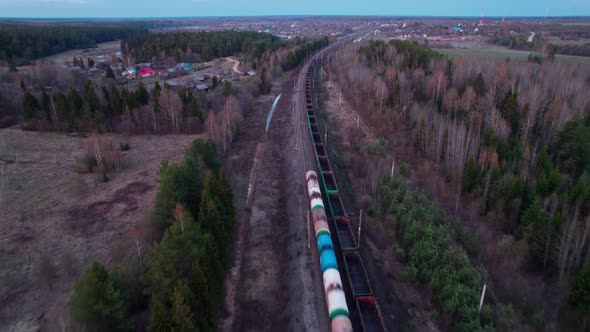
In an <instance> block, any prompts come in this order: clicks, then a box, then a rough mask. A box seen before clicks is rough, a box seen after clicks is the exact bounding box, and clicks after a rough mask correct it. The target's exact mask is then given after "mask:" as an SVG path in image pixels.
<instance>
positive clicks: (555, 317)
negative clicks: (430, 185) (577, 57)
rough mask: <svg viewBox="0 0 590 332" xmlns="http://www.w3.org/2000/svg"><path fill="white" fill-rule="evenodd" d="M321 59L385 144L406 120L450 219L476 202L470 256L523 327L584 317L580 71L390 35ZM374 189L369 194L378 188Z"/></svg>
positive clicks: (587, 123)
mask: <svg viewBox="0 0 590 332" xmlns="http://www.w3.org/2000/svg"><path fill="white" fill-rule="evenodd" d="M330 67H331V71H332V73H334V74H335V76H336V79H337V81H338V82H339V84H340V85H341V86H342V87H343V88H344V90H345V91H347V95H348V97H349V98H351V99H352V102H353V104H354V105H355V106H358V110H359V112H360V114H361V116H362V117H363V118H364V119H365V120H366V121H367V123H368V124H369V125H370V126H371V127H372V128H373V129H374V131H375V132H376V133H377V134H378V135H379V137H381V139H382V140H383V141H384V146H387V142H388V141H390V142H391V141H394V140H398V139H399V138H397V137H396V135H399V131H396V130H395V129H394V128H399V127H397V126H396V125H395V124H396V123H399V121H401V123H402V124H403V125H404V126H405V128H407V130H408V131H409V135H410V137H409V139H410V140H411V142H412V143H413V150H414V153H415V154H416V155H417V156H420V157H421V158H425V159H427V160H429V162H430V164H431V166H430V167H432V168H433V169H435V170H437V171H438V172H440V174H441V175H442V176H444V178H445V179H446V182H447V184H446V185H445V187H448V188H449V189H448V190H450V191H452V192H454V197H453V198H452V199H451V198H450V197H448V196H446V197H441V198H440V199H443V198H444V199H443V204H444V207H445V210H446V211H447V213H448V214H449V215H450V218H452V219H457V218H458V216H459V215H464V214H461V213H459V212H461V211H463V210H465V209H467V207H464V206H463V204H467V203H468V202H471V201H473V202H474V204H473V206H475V211H473V213H475V214H477V215H478V217H477V218H474V217H473V214H472V212H466V213H465V214H468V215H471V216H472V217H470V218H471V219H475V220H464V222H466V221H469V223H468V224H467V225H468V226H469V227H466V229H467V230H469V231H470V232H473V235H474V236H476V238H478V237H479V238H480V240H479V246H480V250H468V252H469V254H470V258H471V259H473V260H475V261H476V262H477V261H479V262H481V263H483V264H484V266H487V267H488V278H490V280H492V281H493V282H494V285H495V289H497V290H498V292H497V293H498V294H499V296H501V299H500V300H501V301H503V302H505V303H511V304H513V305H514V306H515V308H516V309H518V310H520V311H521V312H522V313H523V315H522V316H521V319H522V320H528V323H529V324H533V326H540V325H542V324H543V323H540V321H541V322H542V321H543V320H545V321H546V322H547V323H549V324H559V323H564V321H565V320H566V319H565V318H564V317H570V319H567V320H568V321H572V320H571V319H572V317H584V316H587V313H588V312H589V310H590V301H588V297H587V295H588V294H589V293H590V283H588V270H589V266H590V243H589V242H588V238H589V237H590V168H589V166H588V165H590V163H589V162H590V159H589V158H590V116H589V114H590V71H589V70H588V68H585V67H583V66H576V65H566V64H561V63H543V64H537V63H534V62H512V61H510V60H509V59H508V60H506V61H491V60H485V61H483V60H477V59H463V58H456V59H454V60H452V61H451V60H449V59H447V58H446V57H444V56H442V55H441V54H438V53H437V52H435V51H433V50H430V49H428V48H426V47H424V46H421V45H418V44H415V43H411V42H406V41H398V40H392V41H391V42H390V43H384V42H381V41H370V42H369V43H368V44H366V45H365V46H362V47H360V48H358V47H357V48H354V47H350V48H348V49H347V50H345V51H343V52H341V53H340V54H339V55H338V56H336V58H335V59H334V60H333V62H332V63H331V65H330ZM342 68H346V69H344V70H343V69H342ZM381 172H383V171H381ZM372 178H378V176H375V175H372ZM374 183H376V182H374ZM372 188H374V191H373V192H372V193H375V192H376V191H377V189H378V185H376V186H373V187H372ZM398 197H399V196H398ZM404 197H405V196H404ZM470 206H471V205H470ZM392 212H393V213H394V215H396V216H397V218H398V222H399V224H400V226H399V227H402V229H406V228H407V227H408V226H407V225H406V224H405V223H407V221H404V219H403V213H405V212H404V211H400V210H398V208H396V207H394V206H392ZM416 213H423V212H416ZM420 219H421V220H424V218H420ZM478 222H479V223H487V224H486V225H482V224H476V223H478ZM422 231H424V229H422ZM404 232H406V231H402V233H404ZM402 237H404V238H405V235H402ZM483 239H486V240H485V241H484V242H482V241H483ZM476 243H477V241H476ZM409 250H411V247H410V248H409ZM491 266H493V268H492V267H491ZM419 272H420V269H418V270H417V273H418V276H419V275H420V274H419ZM418 279H420V278H418ZM555 288H556V289H559V291H558V293H559V296H555V295H554V293H553V292H554V291H553V289H555ZM583 294H585V295H583ZM549 298H551V301H547V299H549ZM533 304H534V305H533ZM533 308H535V309H533ZM539 310H540V311H539ZM574 321H575V319H574Z"/></svg>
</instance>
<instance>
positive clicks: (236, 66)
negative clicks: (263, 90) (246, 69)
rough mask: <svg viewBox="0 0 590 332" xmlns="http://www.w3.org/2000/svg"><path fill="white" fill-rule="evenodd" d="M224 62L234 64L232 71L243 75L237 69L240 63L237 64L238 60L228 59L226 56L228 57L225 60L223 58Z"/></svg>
mask: <svg viewBox="0 0 590 332" xmlns="http://www.w3.org/2000/svg"><path fill="white" fill-rule="evenodd" d="M225 60H227V61H229V62H233V63H234V66H233V67H232V69H233V70H234V72H236V73H238V74H240V75H244V73H243V72H241V71H240V70H239V69H238V66H239V65H240V62H239V61H238V60H236V59H234V58H232V57H229V56H228V57H226V58H225Z"/></svg>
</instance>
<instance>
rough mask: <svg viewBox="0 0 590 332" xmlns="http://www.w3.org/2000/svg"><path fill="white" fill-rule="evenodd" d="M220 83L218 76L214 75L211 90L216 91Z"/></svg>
mask: <svg viewBox="0 0 590 332" xmlns="http://www.w3.org/2000/svg"><path fill="white" fill-rule="evenodd" d="M218 83H219V81H218V79H217V76H215V75H213V77H211V90H215V88H216V87H217V84H218Z"/></svg>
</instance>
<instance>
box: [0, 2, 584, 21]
mask: <svg viewBox="0 0 590 332" xmlns="http://www.w3.org/2000/svg"><path fill="white" fill-rule="evenodd" d="M482 4H483V7H484V14H485V16H545V15H546V14H547V15H548V16H590V0H487V1H477V0H405V1H398V0H352V1H351V0H157V1H155V0H0V17H39V18H50V17H53V18H55V17H57V18H70V17H72V18H77V17H81V18H91V17H198V16H252V15H433V16H479V15H480V12H481V8H482Z"/></svg>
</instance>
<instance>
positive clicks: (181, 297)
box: [171, 283, 196, 332]
mask: <svg viewBox="0 0 590 332" xmlns="http://www.w3.org/2000/svg"><path fill="white" fill-rule="evenodd" d="M190 295H191V291H190V289H188V287H187V286H186V284H184V283H179V285H177V286H176V287H175V288H174V293H173V294H172V313H171V319H172V322H173V325H174V327H173V330H174V331H178V332H193V331H195V328H196V322H195V319H194V315H193V313H192V310H191V306H190V302H191V301H190V299H188V298H190Z"/></svg>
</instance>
